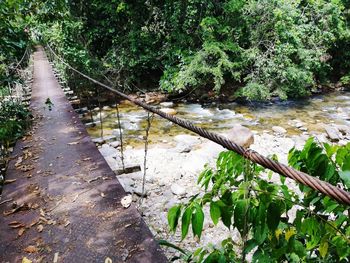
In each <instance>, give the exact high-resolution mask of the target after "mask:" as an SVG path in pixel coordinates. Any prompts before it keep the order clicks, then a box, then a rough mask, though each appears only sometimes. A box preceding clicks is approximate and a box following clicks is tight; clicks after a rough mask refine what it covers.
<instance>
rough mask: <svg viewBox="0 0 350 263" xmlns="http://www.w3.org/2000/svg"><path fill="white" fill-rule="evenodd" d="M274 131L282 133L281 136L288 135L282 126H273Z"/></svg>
mask: <svg viewBox="0 0 350 263" xmlns="http://www.w3.org/2000/svg"><path fill="white" fill-rule="evenodd" d="M272 130H273V131H274V132H275V133H280V134H284V133H287V130H286V129H285V128H283V127H281V126H273V127H272Z"/></svg>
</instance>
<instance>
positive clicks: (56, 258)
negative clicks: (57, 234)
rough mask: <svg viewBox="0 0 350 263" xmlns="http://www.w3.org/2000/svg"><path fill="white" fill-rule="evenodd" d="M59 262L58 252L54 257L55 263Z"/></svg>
mask: <svg viewBox="0 0 350 263" xmlns="http://www.w3.org/2000/svg"><path fill="white" fill-rule="evenodd" d="M57 262H58V252H56V253H55V255H54V257H53V263H57Z"/></svg>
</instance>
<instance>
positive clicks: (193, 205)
mask: <svg viewBox="0 0 350 263" xmlns="http://www.w3.org/2000/svg"><path fill="white" fill-rule="evenodd" d="M289 163H290V165H293V166H294V167H295V168H297V169H300V170H302V171H304V172H307V173H309V174H310V175H312V176H315V177H318V178H320V179H322V180H325V181H328V182H330V183H332V184H337V185H338V186H341V187H343V188H344V189H345V190H349V186H350V185H349V183H350V143H349V144H347V145H345V146H337V145H329V144H326V143H325V144H322V145H321V144H318V143H316V142H315V141H314V140H313V138H310V139H309V140H308V141H307V142H306V144H305V146H304V148H303V149H302V150H296V149H292V150H291V151H290V153H289ZM198 184H199V185H200V186H201V187H202V188H203V189H204V193H201V194H199V195H196V196H194V197H193V198H192V199H191V200H189V201H188V202H187V203H186V204H180V205H177V206H176V207H174V208H171V209H170V211H169V218H171V221H169V223H170V226H171V230H172V231H175V230H176V229H177V225H178V222H180V220H181V229H182V231H181V232H182V239H184V238H185V237H186V236H187V235H188V229H189V225H190V224H191V225H192V233H193V236H198V238H200V237H201V232H203V217H204V214H203V211H207V209H208V208H209V214H210V218H211V220H212V221H213V223H214V224H215V225H217V224H218V223H220V222H221V223H222V224H223V225H225V226H226V227H227V228H228V229H230V230H234V232H233V233H239V236H240V237H241V242H240V243H239V244H237V243H235V242H234V241H233V239H232V238H228V239H226V240H224V241H223V242H222V243H221V244H217V245H215V246H212V245H211V246H209V247H207V248H199V249H197V250H196V251H195V252H193V253H192V254H191V253H189V252H187V251H186V252H184V251H180V252H181V253H182V254H183V256H184V258H186V262H238V261H240V262H241V261H245V258H246V255H247V254H248V253H251V254H252V261H253V262H318V260H319V259H320V258H321V259H322V260H323V261H324V262H347V261H346V260H347V259H348V258H349V257H350V246H349V245H350V219H349V217H348V211H349V207H347V206H344V205H342V204H339V203H337V202H336V201H334V200H332V199H330V198H329V197H325V196H323V195H322V194H320V193H319V192H317V191H314V190H312V189H310V188H308V187H305V186H303V185H300V186H299V187H300V191H301V193H299V192H298V191H296V190H293V189H290V188H288V187H287V185H286V184H285V179H284V178H282V177H281V180H280V183H276V182H275V181H273V180H271V173H266V171H265V170H264V169H263V168H262V167H260V166H259V165H256V164H253V163H251V162H250V161H247V160H245V159H243V157H241V156H239V155H238V154H236V153H234V152H230V151H227V152H222V153H220V155H219V157H218V159H217V163H216V169H211V168H209V167H207V168H206V169H205V170H204V171H203V172H202V173H201V174H200V175H199V178H198ZM174 211H176V213H175V212H174ZM191 218H192V220H190V219H191ZM207 220H208V218H207ZM204 234H205V231H204ZM237 251H240V253H237Z"/></svg>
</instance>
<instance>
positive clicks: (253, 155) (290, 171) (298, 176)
mask: <svg viewBox="0 0 350 263" xmlns="http://www.w3.org/2000/svg"><path fill="white" fill-rule="evenodd" d="M48 48H49V50H50V52H52V54H54V56H56V57H57V58H58V59H59V60H60V61H61V62H62V63H63V64H65V65H66V66H67V67H69V68H70V69H71V70H73V71H75V72H76V73H78V74H79V75H81V76H83V77H84V78H86V79H88V80H90V81H91V82H93V83H95V84H97V85H99V86H101V87H104V88H106V89H108V90H110V91H112V92H114V93H116V94H118V95H119V96H120V97H122V98H124V99H126V100H129V101H131V102H133V103H134V104H136V105H138V106H140V107H142V108H144V109H146V110H148V111H150V112H153V113H155V114H157V115H159V116H161V117H163V118H164V119H167V120H169V121H171V122H173V123H175V124H177V125H179V126H181V127H183V128H185V129H187V130H190V131H192V132H194V133H196V134H198V135H200V136H202V137H204V138H207V139H209V140H211V141H213V142H215V143H217V144H219V145H221V146H223V147H224V148H226V149H228V150H232V151H234V152H236V153H238V154H240V155H242V156H244V157H245V158H246V159H249V160H251V161H253V162H255V163H258V164H260V165H261V166H263V167H265V168H268V169H270V170H272V171H274V172H276V173H279V174H281V175H283V176H286V177H288V178H291V179H293V180H295V181H297V182H298V183H301V184H303V185H306V186H308V187H310V188H312V189H314V190H317V191H319V192H321V193H323V194H324V195H327V196H329V197H331V198H333V199H335V200H337V201H338V202H340V203H344V204H347V205H350V193H349V192H347V191H345V190H343V189H341V188H339V187H337V186H334V185H332V184H330V183H328V182H325V181H322V180H320V179H318V178H316V177H313V176H310V175H308V174H306V173H303V172H301V171H297V170H295V169H294V168H292V167H289V166H287V165H284V164H282V163H279V162H277V161H274V160H271V159H269V158H267V157H265V156H263V155H261V154H259V153H257V152H256V151H253V150H250V149H245V148H243V147H241V146H239V145H238V144H235V143H234V142H232V141H230V140H228V139H226V138H225V137H223V136H221V135H219V134H216V133H213V132H209V131H207V130H205V129H203V128H200V127H197V126H195V125H193V124H192V123H191V122H189V121H186V120H183V119H180V118H178V117H175V116H172V115H169V114H167V113H165V112H162V111H160V110H159V109H157V108H155V107H153V106H150V105H149V104H146V103H144V102H142V101H140V100H137V99H134V98H132V97H130V96H128V95H126V94H124V93H123V92H120V91H119V90H116V89H114V88H112V87H110V86H107V85H105V84H103V83H101V82H99V81H97V80H95V79H93V78H91V77H89V76H87V75H85V74H84V73H82V72H80V71H79V70H77V69H75V68H73V67H72V66H71V65H69V64H68V63H66V62H65V61H64V60H63V59H62V58H61V57H60V56H58V55H57V54H56V53H55V52H54V51H53V50H52V48H51V47H50V45H48Z"/></svg>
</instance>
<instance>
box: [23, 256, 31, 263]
mask: <svg viewBox="0 0 350 263" xmlns="http://www.w3.org/2000/svg"><path fill="white" fill-rule="evenodd" d="M32 262H33V261H31V260H30V259H27V258H26V257H24V258H22V263H32Z"/></svg>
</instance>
